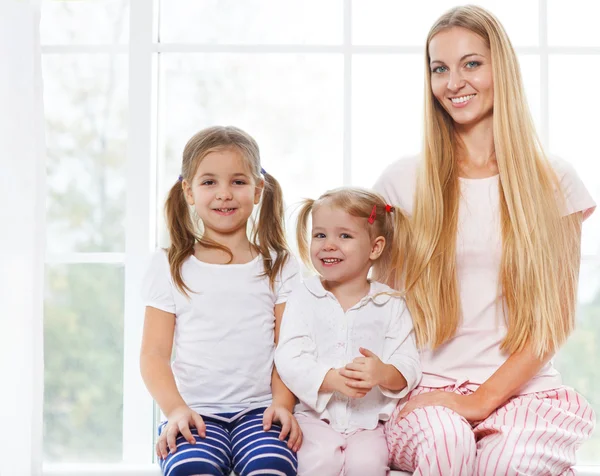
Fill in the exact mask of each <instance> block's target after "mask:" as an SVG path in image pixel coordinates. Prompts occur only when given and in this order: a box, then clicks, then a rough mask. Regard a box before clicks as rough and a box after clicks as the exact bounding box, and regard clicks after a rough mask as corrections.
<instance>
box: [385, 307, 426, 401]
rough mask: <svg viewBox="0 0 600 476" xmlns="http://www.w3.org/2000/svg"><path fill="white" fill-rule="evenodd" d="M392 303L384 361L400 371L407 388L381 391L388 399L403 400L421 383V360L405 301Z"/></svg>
mask: <svg viewBox="0 0 600 476" xmlns="http://www.w3.org/2000/svg"><path fill="white" fill-rule="evenodd" d="M392 302H393V303H394V304H393V306H392V309H393V315H392V317H391V320H390V325H389V326H388V330H387V333H386V335H385V342H384V345H383V358H382V361H383V362H385V363H386V364H391V365H393V366H394V367H396V368H397V369H398V371H399V372H400V373H401V374H402V375H403V376H404V378H405V379H406V387H405V388H403V389H402V390H400V391H397V392H394V391H390V390H386V389H383V388H380V390H381V393H383V394H384V395H385V396H386V397H389V398H402V397H404V396H405V395H406V394H408V392H410V391H411V390H413V389H414V388H415V387H416V386H417V384H418V383H419V382H420V381H421V376H422V373H421V360H420V358H419V351H418V350H417V345H416V341H415V333H414V329H413V321H412V317H411V315H410V312H409V311H408V308H407V307H406V304H405V303H404V300H403V299H393V300H390V303H392Z"/></svg>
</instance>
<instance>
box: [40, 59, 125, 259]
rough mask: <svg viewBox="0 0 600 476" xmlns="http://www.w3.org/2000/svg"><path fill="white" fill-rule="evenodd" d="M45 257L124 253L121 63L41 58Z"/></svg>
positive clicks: (123, 105) (123, 150)
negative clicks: (45, 167)
mask: <svg viewBox="0 0 600 476" xmlns="http://www.w3.org/2000/svg"><path fill="white" fill-rule="evenodd" d="M43 74H44V106H45V111H46V141H47V152H48V175H47V177H48V214H47V220H48V235H47V246H48V251H49V252H50V253H59V252H69V251H114V252H119V251H123V250H124V248H125V238H124V227H123V219H124V214H125V170H124V167H125V161H126V155H127V86H128V85H127V81H128V77H127V57H126V56H125V55H103V54H95V55H75V54H73V55H71V54H64V55H46V56H45V57H44V61H43Z"/></svg>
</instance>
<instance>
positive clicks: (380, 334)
mask: <svg viewBox="0 0 600 476" xmlns="http://www.w3.org/2000/svg"><path fill="white" fill-rule="evenodd" d="M393 292H394V291H393V290H392V289H391V288H389V287H388V286H386V285H385V284H381V283H378V282H372V283H371V289H370V292H369V294H368V295H367V296H365V297H364V298H363V299H361V300H360V302H358V303H357V304H356V305H354V306H353V307H352V308H350V309H348V310H347V311H346V312H344V310H343V309H342V306H341V305H340V303H339V302H338V300H337V299H336V297H335V296H334V295H333V294H332V293H330V292H329V291H326V290H325V288H324V287H323V285H322V284H321V281H320V279H319V278H318V277H316V276H315V277H313V278H310V279H308V280H306V281H305V282H304V283H301V284H298V285H297V286H296V287H295V288H294V289H293V291H292V294H291V295H290V297H289V299H288V302H287V305H286V308H285V312H284V315H283V321H282V324H281V333H280V337H279V345H278V346H277V350H276V351H275V365H276V367H277V371H278V372H279V375H280V376H281V379H282V380H283V382H284V383H285V384H286V385H287V387H288V388H289V389H290V390H291V391H292V392H293V393H294V394H295V395H296V396H297V397H298V399H299V400H300V403H299V404H298V405H297V406H296V413H303V414H306V415H310V416H313V417H316V418H319V419H323V420H328V421H329V422H330V424H331V426H332V427H333V428H334V429H335V430H337V431H340V432H346V433H349V432H352V431H355V430H358V429H368V430H370V429H374V428H375V427H376V426H377V424H378V422H379V421H380V420H381V421H385V420H387V419H389V417H390V414H391V413H392V411H393V410H394V408H395V406H396V403H397V401H398V399H400V398H402V397H403V396H404V395H406V394H407V393H408V392H409V391H411V390H412V389H413V388H414V387H416V385H417V384H418V383H419V380H420V379H421V365H420V362H419V354H418V351H417V348H416V345H415V338H414V332H413V323H412V318H411V316H410V313H409V311H408V309H407V308H406V305H405V302H404V300H403V299H402V298H400V297H397V296H392V295H390V294H387V293H393ZM382 293H383V294H382ZM360 347H363V348H366V349H368V350H370V351H371V352H373V353H375V354H376V355H377V356H378V357H379V358H380V359H381V360H382V361H383V362H384V363H387V364H391V365H393V366H394V367H396V368H397V369H398V371H400V372H401V373H402V375H403V376H404V378H405V379H406V382H407V386H406V387H405V388H404V389H403V390H401V391H398V392H393V391H390V390H386V389H383V388H379V387H375V388H373V389H371V391H370V392H369V393H367V395H366V396H365V397H363V398H359V399H353V398H349V397H346V396H345V395H342V394H338V393H334V394H332V393H326V392H319V388H320V387H321V384H322V383H323V379H324V378H325V375H326V374H327V372H329V370H330V369H337V368H340V367H344V366H345V365H346V364H348V363H350V362H352V360H353V359H354V358H356V357H361V356H362V354H361V353H360V352H359V348H360Z"/></svg>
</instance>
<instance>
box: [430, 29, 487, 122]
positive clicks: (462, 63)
mask: <svg viewBox="0 0 600 476" xmlns="http://www.w3.org/2000/svg"><path fill="white" fill-rule="evenodd" d="M429 58H430V60H429V68H430V72H431V73H430V74H431V91H432V93H433V95H434V96H435V98H436V99H437V100H438V102H439V103H440V104H441V105H442V107H443V108H444V109H445V110H446V111H447V112H448V114H450V117H452V119H453V120H454V122H456V123H457V124H460V125H464V126H469V125H475V124H478V123H480V122H481V121H484V120H490V121H491V118H492V111H493V108H494V82H493V77H492V62H491V52H490V49H489V48H488V47H487V45H486V44H485V42H484V41H483V39H482V38H481V37H480V36H478V35H476V34H475V33H473V32H472V31H469V30H467V29H465V28H461V27H452V28H449V29H446V30H443V31H441V32H439V33H438V34H436V35H435V36H434V37H433V38H432V39H431V41H430V42H429Z"/></svg>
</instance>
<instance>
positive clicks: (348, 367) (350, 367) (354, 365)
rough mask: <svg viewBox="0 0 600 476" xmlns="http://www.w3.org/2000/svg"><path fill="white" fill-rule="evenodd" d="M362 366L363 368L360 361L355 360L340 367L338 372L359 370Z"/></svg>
mask: <svg viewBox="0 0 600 476" xmlns="http://www.w3.org/2000/svg"><path fill="white" fill-rule="evenodd" d="M364 368H365V366H364V364H360V363H357V362H351V363H349V364H346V366H345V367H342V368H341V369H340V372H341V371H342V370H354V371H355V372H360V371H361V370H363V369H364Z"/></svg>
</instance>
